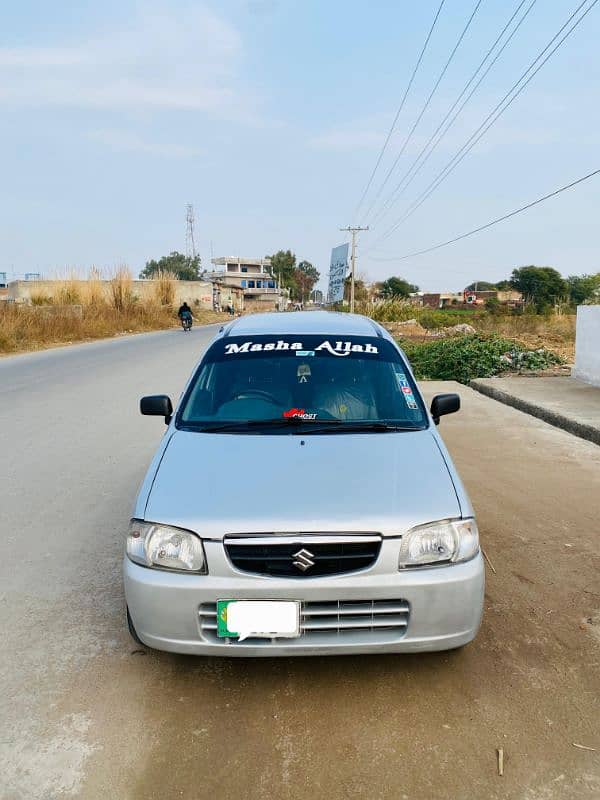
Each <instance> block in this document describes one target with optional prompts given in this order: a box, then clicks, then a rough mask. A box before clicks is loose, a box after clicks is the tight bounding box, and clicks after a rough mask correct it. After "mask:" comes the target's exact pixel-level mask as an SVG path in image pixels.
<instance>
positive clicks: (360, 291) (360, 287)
mask: <svg viewBox="0 0 600 800" xmlns="http://www.w3.org/2000/svg"><path fill="white" fill-rule="evenodd" d="M350 284H351V278H350V277H348V278H346V279H345V280H344V300H345V301H346V303H349V302H350V294H351V287H350ZM368 299H369V290H368V289H367V286H366V284H365V281H364V280H363V279H362V278H355V279H354V302H355V303H366V302H367V301H368Z"/></svg>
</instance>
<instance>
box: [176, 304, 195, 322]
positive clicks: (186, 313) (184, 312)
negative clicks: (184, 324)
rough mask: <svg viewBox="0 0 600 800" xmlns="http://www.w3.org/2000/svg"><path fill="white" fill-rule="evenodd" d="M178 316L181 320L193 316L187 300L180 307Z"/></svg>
mask: <svg viewBox="0 0 600 800" xmlns="http://www.w3.org/2000/svg"><path fill="white" fill-rule="evenodd" d="M177 316H178V317H179V319H181V320H183V318H184V317H191V316H192V309H191V308H190V307H189V306H188V304H187V302H186V301H185V300H184V301H183V305H181V306H179V311H178V312H177Z"/></svg>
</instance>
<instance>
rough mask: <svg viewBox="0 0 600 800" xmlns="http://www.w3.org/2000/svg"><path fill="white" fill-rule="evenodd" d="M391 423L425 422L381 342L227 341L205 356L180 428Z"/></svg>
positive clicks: (400, 365) (396, 357)
mask: <svg viewBox="0 0 600 800" xmlns="http://www.w3.org/2000/svg"><path fill="white" fill-rule="evenodd" d="M290 418H294V419H295V420H303V421H306V422H307V423H310V422H316V421H319V420H338V421H343V422H347V423H365V422H389V423H394V424H397V425H402V426H409V427H423V426H424V425H426V424H427V416H426V414H425V411H424V409H423V406H422V403H421V400H420V398H419V396H418V394H417V393H416V389H415V386H414V382H413V380H412V377H411V376H410V374H409V372H408V369H407V368H406V365H405V363H404V361H403V360H402V356H401V355H400V353H399V352H398V350H397V349H396V348H395V347H394V346H393V345H392V344H391V343H390V342H388V341H387V340H385V339H382V338H379V337H372V338H370V337H350V338H345V339H343V340H340V339H338V338H336V337H327V336H301V335H298V336H295V337H294V336H283V337H273V336H254V337H251V338H246V337H226V338H225V339H220V340H218V341H217V342H215V343H214V344H213V345H212V346H211V348H210V349H209V350H208V352H207V354H206V356H205V358H204V359H203V361H202V363H201V365H200V367H199V369H198V371H197V372H196V374H195V376H194V378H193V380H192V381H191V383H190V387H189V388H188V391H187V392H186V395H185V397H184V399H183V402H182V406H181V409H180V411H179V414H178V422H179V423H181V424H183V425H184V426H185V425H187V426H190V425H191V426H194V425H197V426H202V425H203V424H204V423H211V422H230V421H235V420H245V421H255V422H256V421H260V420H265V421H270V420H278V419H290Z"/></svg>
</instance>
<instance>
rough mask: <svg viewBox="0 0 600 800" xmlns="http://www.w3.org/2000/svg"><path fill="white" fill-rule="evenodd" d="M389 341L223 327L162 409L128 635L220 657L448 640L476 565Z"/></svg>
mask: <svg viewBox="0 0 600 800" xmlns="http://www.w3.org/2000/svg"><path fill="white" fill-rule="evenodd" d="M459 406H460V401H459V397H458V395H456V394H439V395H437V396H435V397H434V398H433V401H432V403H431V408H430V410H428V409H427V408H426V406H425V404H424V401H423V398H422V396H421V392H420V391H419V388H418V386H417V384H416V381H415V379H414V376H413V374H412V371H411V368H410V365H409V363H408V361H407V359H406V356H405V355H404V353H403V352H402V350H401V349H400V348H399V347H398V345H397V344H396V342H395V341H394V340H393V338H392V337H391V336H390V334H389V333H388V332H387V331H386V330H385V329H384V328H382V327H381V326H380V325H378V324H377V323H375V322H373V321H372V320H370V319H367V318H365V317H361V316H358V315H350V314H337V313H329V312H325V311H311V312H302V313H299V314H284V313H273V314H256V315H250V316H247V317H243V318H240V319H236V320H235V321H233V322H231V323H229V324H228V325H226V326H225V327H223V328H222V329H221V331H220V332H219V333H218V335H217V336H216V338H215V339H214V340H213V342H212V343H211V344H210V346H209V347H208V349H207V350H206V352H205V354H204V356H203V357H202V359H201V360H200V363H199V365H198V366H197V367H196V369H195V370H194V371H193V374H192V376H191V378H190V380H189V382H188V384H187V386H186V388H185V390H184V392H183V394H182V396H181V398H180V400H179V402H178V403H177V407H176V409H173V407H172V403H171V400H170V399H169V397H167V396H166V395H155V396H150V397H144V398H142V400H141V412H142V414H152V415H158V416H161V417H164V419H165V422H166V424H167V425H168V427H167V430H166V432H165V435H164V437H163V439H162V442H161V444H160V446H159V448H158V451H157V453H156V455H155V457H154V459H153V461H152V463H151V464H150V468H149V469H148V473H147V475H146V478H145V480H144V482H143V484H142V487H141V489H140V492H139V495H138V498H137V501H136V504H135V510H134V515H133V519H132V520H131V523H130V526H129V531H128V534H127V543H126V554H125V559H124V576H125V595H126V600H127V619H128V624H129V629H130V632H131V634H132V635H133V636H134V638H135V639H136V640H137V641H139V642H142V643H143V644H145V645H148V646H149V647H153V648H157V649H159V650H168V651H172V652H176V653H191V654H197V655H218V656H222V655H226V656H289V655H304V656H306V655H337V654H343V653H384V652H387V653H403V652H416V651H431V650H448V649H452V648H458V647H461V646H462V645H465V644H466V643H467V642H470V641H471V640H472V639H473V638H474V637H475V635H476V633H477V630H478V628H479V624H480V620H481V615H482V607H483V591H484V565H483V560H482V556H481V550H480V546H479V535H478V530H477V524H476V522H475V518H474V514H473V509H472V507H471V504H470V502H469V498H468V497H467V494H466V492H465V489H464V487H463V485H462V483H461V481H460V478H459V476H458V474H457V472H456V469H455V468H454V465H453V464H452V460H451V458H450V456H449V454H448V451H447V450H446V447H445V446H444V443H443V441H442V439H441V437H440V435H439V433H438V431H437V427H436V426H437V424H438V423H439V421H440V418H441V417H442V416H443V415H445V414H449V413H452V412H455V411H458V409H459Z"/></svg>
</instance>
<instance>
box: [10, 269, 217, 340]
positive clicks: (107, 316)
mask: <svg viewBox="0 0 600 800" xmlns="http://www.w3.org/2000/svg"><path fill="white" fill-rule="evenodd" d="M174 299H175V285H174V278H173V276H171V275H168V274H165V275H161V276H160V280H159V282H158V285H157V287H156V293H155V296H154V297H153V298H151V299H150V300H147V301H143V302H142V301H140V300H139V299H138V298H137V297H136V296H135V295H134V293H133V291H132V277H131V273H130V272H129V270H128V269H127V268H125V267H121V268H119V269H118V270H117V271H116V273H115V274H114V275H113V277H112V278H111V279H110V284H109V291H108V293H106V292H105V291H103V287H102V283H101V276H100V272H99V271H98V270H96V269H94V270H92V271H91V273H90V276H89V278H88V280H87V281H86V282H82V281H81V280H78V279H77V278H76V277H74V276H70V277H67V278H63V279H61V282H60V285H59V287H58V291H57V292H56V294H55V295H54V297H46V296H45V295H43V294H39V295H35V294H34V295H33V296H32V298H31V303H32V304H31V305H14V304H8V303H0V353H3V354H6V353H19V352H23V351H26V350H41V349H44V348H47V347H52V346H55V345H60V344H70V343H71V342H80V341H86V340H91V339H103V338H106V337H109V336H116V335H119V334H126V333H140V332H142V331H154V330H164V329H165V328H172V327H177V326H178V325H179V320H178V319H177V316H176V314H175V310H174V308H173V301H174ZM194 317H195V319H196V324H208V323H210V322H219V321H222V320H226V319H229V317H228V315H226V314H216V313H215V312H214V311H203V310H195V311H194Z"/></svg>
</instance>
